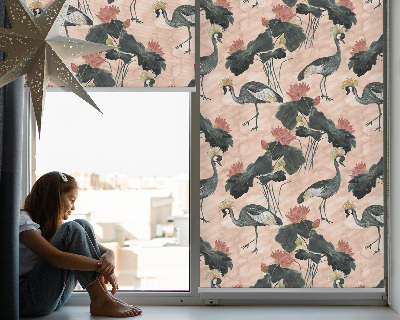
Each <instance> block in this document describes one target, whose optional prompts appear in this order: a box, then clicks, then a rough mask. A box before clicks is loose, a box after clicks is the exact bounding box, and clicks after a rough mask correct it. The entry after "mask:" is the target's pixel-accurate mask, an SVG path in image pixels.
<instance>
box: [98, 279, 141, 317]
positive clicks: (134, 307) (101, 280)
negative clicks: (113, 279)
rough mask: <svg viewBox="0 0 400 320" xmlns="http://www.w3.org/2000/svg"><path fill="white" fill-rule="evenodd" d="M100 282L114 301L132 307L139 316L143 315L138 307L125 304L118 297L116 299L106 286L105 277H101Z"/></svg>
mask: <svg viewBox="0 0 400 320" xmlns="http://www.w3.org/2000/svg"><path fill="white" fill-rule="evenodd" d="M98 280H99V282H100V284H101V286H102V287H103V289H104V291H105V292H106V293H107V294H108V296H109V297H110V298H111V299H114V300H116V301H118V302H120V303H122V304H124V305H126V306H128V307H130V308H132V309H135V310H136V311H137V312H138V313H139V314H142V310H141V309H140V308H138V307H136V306H134V305H131V304H128V303H127V302H125V301H122V300H119V299H118V298H117V297H114V296H113V295H112V294H111V293H110V292H109V291H108V288H107V285H106V283H105V281H104V277H103V276H102V275H100V276H99V278H98Z"/></svg>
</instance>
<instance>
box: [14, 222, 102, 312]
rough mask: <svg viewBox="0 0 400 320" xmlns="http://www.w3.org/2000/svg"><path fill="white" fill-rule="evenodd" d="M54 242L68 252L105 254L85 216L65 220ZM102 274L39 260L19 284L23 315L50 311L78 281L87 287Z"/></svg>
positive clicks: (52, 242)
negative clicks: (64, 267)
mask: <svg viewBox="0 0 400 320" xmlns="http://www.w3.org/2000/svg"><path fill="white" fill-rule="evenodd" d="M50 243H51V244H52V245H53V246H55V247H56V248H57V249H59V250H61V251H64V252H70V253H76V254H79V255H82V256H87V257H90V258H93V259H99V258H100V256H101V253H100V249H99V246H98V244H97V242H96V237H95V235H94V231H93V228H92V226H91V225H90V223H89V222H87V221H86V220H83V219H76V220H74V221H68V222H65V223H63V224H62V225H61V227H60V228H58V230H57V232H56V233H55V234H54V236H53V238H52V239H51V241H50ZM98 276H99V274H98V273H96V272H94V271H76V270H68V269H61V268H57V267H55V266H53V265H51V264H50V263H48V262H46V261H45V260H43V259H39V260H38V262H37V263H36V265H35V267H34V268H33V269H32V270H31V271H30V272H29V273H28V274H27V275H26V276H25V277H24V280H23V282H21V283H20V285H19V308H20V315H21V316H44V315H47V314H50V313H52V312H53V311H55V310H58V309H59V308H61V307H62V306H63V305H64V304H65V303H66V302H67V301H68V299H69V298H70V296H71V294H72V292H73V290H74V288H75V287H76V285H77V282H78V281H79V283H80V284H81V286H82V287H83V288H84V289H86V288H87V287H88V286H90V285H91V284H92V283H93V282H94V281H96V279H97V278H98Z"/></svg>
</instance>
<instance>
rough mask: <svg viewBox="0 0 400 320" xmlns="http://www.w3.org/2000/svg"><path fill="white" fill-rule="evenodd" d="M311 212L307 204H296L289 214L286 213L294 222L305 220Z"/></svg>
mask: <svg viewBox="0 0 400 320" xmlns="http://www.w3.org/2000/svg"><path fill="white" fill-rule="evenodd" d="M309 213H310V208H309V207H306V206H303V205H301V206H295V207H294V208H291V209H290V210H289V214H286V217H287V218H288V219H289V220H290V222H292V223H299V222H300V221H301V220H304V219H305V218H306V217H307V214H309Z"/></svg>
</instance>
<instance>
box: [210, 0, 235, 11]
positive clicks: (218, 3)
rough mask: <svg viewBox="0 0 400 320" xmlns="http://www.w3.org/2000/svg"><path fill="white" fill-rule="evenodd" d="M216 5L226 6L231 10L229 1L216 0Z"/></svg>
mask: <svg viewBox="0 0 400 320" xmlns="http://www.w3.org/2000/svg"><path fill="white" fill-rule="evenodd" d="M214 3H215V4H216V5H217V6H222V7H225V8H227V9H228V10H232V7H231V4H230V3H229V1H228V0H216V1H215V2H214Z"/></svg>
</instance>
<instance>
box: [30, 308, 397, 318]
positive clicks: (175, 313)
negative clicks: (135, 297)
mask: <svg viewBox="0 0 400 320" xmlns="http://www.w3.org/2000/svg"><path fill="white" fill-rule="evenodd" d="M141 309H142V310H143V314H142V315H141V316H140V319H143V320H146V319H157V320H158V319H163V320H176V319H182V320H204V319H219V320H227V319H229V320H233V319H251V320H258V319H260V320H261V319H263V320H264V319H282V320H289V319H291V320H292V319H296V320H320V319H321V318H323V319H324V320H338V319H340V320H353V319H354V320H356V319H363V320H399V319H400V315H398V314H397V313H396V312H395V311H393V310H392V309H390V308H389V307H272V306H271V307H265V306H264V307H262V306H252V307H244V306H233V307H232V306H212V307H209V306H143V307H141ZM23 319H39V318H23ZM45 319H46V320H58V319H63V320H66V319H71V320H72V319H79V320H86V319H87V320H89V319H93V318H92V317H91V316H90V314H89V306H88V305H86V306H71V305H68V306H64V307H62V308H61V309H60V310H59V311H57V312H54V313H53V314H51V315H49V316H46V318H45ZM96 319H98V320H101V319H109V318H105V317H104V318H103V317H96Z"/></svg>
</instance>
